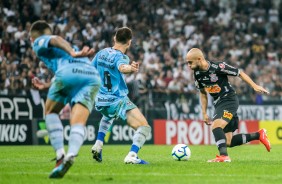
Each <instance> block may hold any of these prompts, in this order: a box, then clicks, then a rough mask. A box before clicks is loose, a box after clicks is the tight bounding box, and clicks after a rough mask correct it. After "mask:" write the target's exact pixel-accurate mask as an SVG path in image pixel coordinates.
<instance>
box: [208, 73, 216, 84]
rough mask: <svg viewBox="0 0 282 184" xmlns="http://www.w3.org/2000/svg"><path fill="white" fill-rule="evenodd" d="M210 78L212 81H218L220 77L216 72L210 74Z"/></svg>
mask: <svg viewBox="0 0 282 184" xmlns="http://www.w3.org/2000/svg"><path fill="white" fill-rule="evenodd" d="M210 78H211V81H212V82H216V81H217V80H218V77H217V76H216V74H214V73H212V74H210Z"/></svg>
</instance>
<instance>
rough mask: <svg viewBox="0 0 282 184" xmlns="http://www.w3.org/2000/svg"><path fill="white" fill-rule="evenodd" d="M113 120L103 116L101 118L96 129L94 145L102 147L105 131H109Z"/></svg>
mask: <svg viewBox="0 0 282 184" xmlns="http://www.w3.org/2000/svg"><path fill="white" fill-rule="evenodd" d="M113 121H114V119H110V118H107V117H105V116H103V118H102V119H101V121H100V125H99V131H98V135H97V140H96V143H95V145H96V146H98V147H101V148H102V146H103V143H104V139H105V136H106V134H107V132H108V131H109V129H110V127H111V126H112V124H113Z"/></svg>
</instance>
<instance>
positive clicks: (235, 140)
mask: <svg viewBox="0 0 282 184" xmlns="http://www.w3.org/2000/svg"><path fill="white" fill-rule="evenodd" d="M253 140H259V133H258V132H255V133H251V134H237V135H234V136H233V137H232V140H231V144H230V147H234V146H240V145H242V144H246V143H248V142H250V141H253Z"/></svg>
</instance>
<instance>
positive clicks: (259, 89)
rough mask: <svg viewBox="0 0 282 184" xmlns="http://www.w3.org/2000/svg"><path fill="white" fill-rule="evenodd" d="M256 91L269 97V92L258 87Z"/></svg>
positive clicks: (255, 88)
mask: <svg viewBox="0 0 282 184" xmlns="http://www.w3.org/2000/svg"><path fill="white" fill-rule="evenodd" d="M254 90H255V91H256V92H258V93H262V94H267V95H268V94H269V91H267V90H266V89H264V88H263V87H261V86H258V85H256V86H255V87H254Z"/></svg>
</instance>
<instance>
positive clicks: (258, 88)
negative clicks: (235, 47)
mask: <svg viewBox="0 0 282 184" xmlns="http://www.w3.org/2000/svg"><path fill="white" fill-rule="evenodd" d="M239 77H240V78H241V79H242V80H243V81H245V82H246V83H247V84H249V85H250V86H251V87H252V88H253V89H254V90H255V91H256V92H259V93H264V94H269V92H268V91H267V90H266V89H264V88H263V87H261V86H259V85H257V84H256V83H255V82H254V81H253V80H252V79H251V78H250V77H249V76H248V75H247V74H246V73H245V72H243V71H240V74H239Z"/></svg>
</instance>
